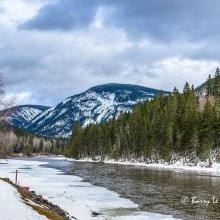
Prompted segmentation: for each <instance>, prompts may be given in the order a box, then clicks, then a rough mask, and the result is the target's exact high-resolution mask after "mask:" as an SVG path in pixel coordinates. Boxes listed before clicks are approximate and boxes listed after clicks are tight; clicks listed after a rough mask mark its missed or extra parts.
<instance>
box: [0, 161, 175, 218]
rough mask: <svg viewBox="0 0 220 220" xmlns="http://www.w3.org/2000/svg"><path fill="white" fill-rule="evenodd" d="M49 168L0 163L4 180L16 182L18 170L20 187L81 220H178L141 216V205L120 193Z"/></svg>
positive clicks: (37, 163)
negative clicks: (96, 213)
mask: <svg viewBox="0 0 220 220" xmlns="http://www.w3.org/2000/svg"><path fill="white" fill-rule="evenodd" d="M45 164H46V163H45V162H38V161H30V160H12V159H8V160H0V177H8V178H10V179H11V180H14V177H15V170H16V169H18V171H19V175H18V181H19V184H20V185H25V186H30V188H31V190H34V191H36V192H37V194H41V195H43V196H44V197H45V198H46V199H48V200H50V201H51V202H53V203H54V204H56V205H58V206H60V207H61V208H62V209H64V210H65V211H67V212H68V213H69V214H70V215H71V216H74V217H75V218H77V219H79V220H90V219H91V220H94V219H96V220H102V219H109V220H143V219H144V220H171V219H174V218H173V217H172V216H167V215H161V214H156V213H150V212H141V211H139V210H138V205H136V204H135V203H133V202H132V201H130V200H128V199H124V198H120V196H119V195H118V194H117V193H115V192H112V191H110V190H108V189H106V188H104V187H99V186H94V185H92V184H90V183H87V182H84V181H83V179H82V178H80V177H77V176H72V175H65V174H64V173H63V172H61V171H58V170H56V169H53V168H48V167H45V166H41V165H45ZM0 187H1V186H0ZM8 193H10V190H8ZM1 195H2V194H1ZM0 201H1V200H0ZM8 202H10V201H8ZM12 204H13V203H12ZM13 206H14V204H13ZM93 212H98V213H102V215H99V216H96V217H93V216H92V214H93ZM1 214H2V213H1V212H0V215H1ZM1 217H2V216H0V219H2V218H1ZM30 219H34V220H35V219H36V218H30ZM37 219H41V218H40V217H39V218H37ZM13 220H14V219H13ZM18 220H20V219H19V218H18Z"/></svg>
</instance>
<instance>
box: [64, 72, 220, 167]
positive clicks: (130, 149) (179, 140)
mask: <svg viewBox="0 0 220 220" xmlns="http://www.w3.org/2000/svg"><path fill="white" fill-rule="evenodd" d="M219 148H220V73H219V69H217V70H216V73H215V76H214V77H213V78H212V77H209V79H208V81H207V86H206V91H205V94H204V95H203V96H198V94H197V93H196V91H195V89H194V87H193V86H190V85H189V84H188V83H186V84H185V86H184V89H183V92H182V93H180V92H179V91H178V90H177V89H174V90H173V93H171V94H170V95H163V94H160V95H159V96H158V97H156V98H154V99H152V100H150V101H146V102H144V103H141V104H139V105H138V106H137V107H136V108H135V110H134V111H133V112H132V113H124V114H122V115H121V116H120V117H119V118H118V119H117V120H115V119H112V120H111V121H109V122H108V123H101V124H91V125H89V126H87V127H85V128H83V127H82V126H75V127H74V129H73V134H72V139H71V143H70V146H69V148H68V151H67V155H68V156H70V157H74V158H77V159H79V158H85V157H90V158H93V159H95V158H97V157H99V158H100V159H101V160H104V159H106V158H112V159H116V160H119V159H124V160H125V159H127V160H141V161H145V162H149V163H151V162H161V161H166V162H169V163H172V162H174V161H176V160H178V159H179V158H183V159H184V160H185V162H190V163H194V164H196V163H197V162H198V161H199V160H203V161H204V160H207V159H209V160H208V161H211V159H212V158H211V155H213V153H214V155H215V159H220V158H218V155H219ZM210 163H211V162H210Z"/></svg>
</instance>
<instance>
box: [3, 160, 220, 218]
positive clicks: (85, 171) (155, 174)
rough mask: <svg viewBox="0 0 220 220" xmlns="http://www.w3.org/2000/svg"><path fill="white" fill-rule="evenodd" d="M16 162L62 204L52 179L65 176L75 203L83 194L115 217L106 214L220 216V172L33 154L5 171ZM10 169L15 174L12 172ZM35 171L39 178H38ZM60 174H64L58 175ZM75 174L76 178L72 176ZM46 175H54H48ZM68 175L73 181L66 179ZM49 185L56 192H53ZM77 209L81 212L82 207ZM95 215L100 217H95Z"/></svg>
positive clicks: (43, 191) (26, 176) (28, 177)
mask: <svg viewBox="0 0 220 220" xmlns="http://www.w3.org/2000/svg"><path fill="white" fill-rule="evenodd" d="M33 160H35V161H36V162H39V164H35V168H34V166H33V165H31V164H32V162H33ZM14 161H15V162H14ZM45 162H46V163H45ZM41 163H42V164H41ZM11 164H13V165H11ZM36 165H37V166H36ZM1 166H2V164H1ZM16 166H17V167H18V169H20V172H21V173H22V172H23V174H22V175H23V179H24V182H25V183H27V182H30V185H31V187H33V188H34V189H35V190H36V191H37V192H39V193H41V194H43V195H44V196H46V197H47V196H48V198H49V199H51V200H52V202H55V203H57V202H58V205H60V204H61V205H62V202H63V203H65V204H66V203H67V201H66V200H63V201H62V202H60V201H61V200H60V201H59V199H58V198H57V194H56V196H55V192H53V191H51V190H52V189H50V188H49V185H47V184H51V186H53V185H54V183H53V181H56V183H60V182H62V184H61V185H57V187H61V188H62V187H63V188H65V187H67V186H68V187H70V186H71V187H72V188H71V190H72V191H70V190H69V192H68V188H66V196H65V199H67V195H68V196H69V197H71V196H75V197H74V198H73V197H72V200H71V201H74V202H75V203H73V205H74V204H75V205H76V206H78V207H79V204H76V203H77V202H78V201H76V200H77V199H78V200H81V201H83V204H84V205H86V206H87V207H88V206H90V207H91V209H93V211H97V212H101V213H102V212H103V213H104V215H103V216H109V218H108V217H106V218H103V219H129V220H130V219H146V220H153V219H172V217H174V218H177V219H187V220H215V219H216V220H218V219H220V201H219V202H218V198H220V176H218V175H216V174H215V175H214V174H212V173H210V172H198V171H197V172H192V171H181V170H165V169H156V168H146V167H141V166H130V165H127V166H126V165H119V164H104V163H89V162H72V161H67V160H64V159H54V158H35V159H33V158H32V159H25V160H20V161H19V162H16V160H13V163H12V162H10V160H8V161H5V163H3V167H4V169H5V170H4V169H3V170H4V172H3V171H2V170H1V169H0V175H1V176H2V175H6V174H7V171H9V170H12V169H15V168H16ZM7 167H10V169H9V168H7ZM39 169H41V171H39ZM36 170H37V171H36ZM55 170H56V172H57V173H56V172H55ZM45 171H46V172H47V174H45ZM61 171H62V172H61ZM2 173H3V174H2ZM36 173H39V174H36ZM8 175H9V177H11V176H12V174H8ZM44 175H49V176H44ZM38 176H39V177H38ZM54 176H56V178H55V177H54ZM34 177H36V178H37V177H38V178H37V179H33V178H34ZM58 177H59V179H57V178H58ZM73 177H74V178H75V179H71V178H73ZM46 178H47V179H48V181H46V180H45V179H46ZM77 178H80V179H77ZM64 180H65V181H64ZM50 181H51V182H50ZM63 181H64V182H67V183H68V184H67V185H66V186H65V185H63V184H64V183H63ZM33 182H34V183H33ZM48 182H49V183H48ZM70 183H72V185H70ZM76 183H77V184H76ZM78 183H80V184H78ZM39 186H40V187H39ZM44 186H45V188H44V189H42V188H41V187H44ZM55 187H56V186H55ZM73 187H74V188H73ZM61 188H60V189H61ZM49 191H51V192H50V193H49ZM115 192H116V193H117V194H116V193H115ZM71 193H72V194H71ZM62 195H64V194H60V199H61V197H62ZM69 197H68V199H69ZM136 204H137V205H138V206H137V205H136ZM69 205H71V204H67V205H66V206H64V208H66V210H68V211H69V209H68V208H69ZM81 205H82V204H81ZM80 207H81V206H80ZM74 212H75V213H76V209H75V210H74ZM74 212H73V214H74ZM154 213H159V214H154ZM151 214H152V215H151ZM78 216H79V219H83V218H84V219H85V220H86V219H87V218H88V217H85V216H84V217H82V216H83V215H82V213H79V214H78ZM93 218H94V219H95V217H93ZM96 218H98V216H97V217H96ZM84 219H83V220H84ZM100 219H101V216H100Z"/></svg>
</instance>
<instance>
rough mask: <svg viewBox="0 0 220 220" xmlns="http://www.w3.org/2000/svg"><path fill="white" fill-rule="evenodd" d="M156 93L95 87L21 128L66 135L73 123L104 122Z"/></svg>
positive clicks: (140, 88)
mask: <svg viewBox="0 0 220 220" xmlns="http://www.w3.org/2000/svg"><path fill="white" fill-rule="evenodd" d="M160 92H161V90H156V89H151V88H147V87H143V86H137V85H129V84H105V85H100V86H95V87H92V88H90V89H89V90H87V91H86V92H83V93H81V94H78V95H74V96H71V97H69V98H67V99H66V100H64V101H63V102H61V103H59V104H58V105H57V106H56V107H52V108H49V109H47V110H45V111H43V112H42V113H40V114H39V115H37V116H36V117H35V118H34V119H33V120H32V121H31V122H30V123H29V125H28V126H26V127H25V129H26V130H28V131H30V132H33V133H36V134H39V135H43V136H47V137H56V138H61V137H62V138H68V137H70V135H71V132H72V128H73V125H74V124H82V125H83V126H86V125H88V124H90V123H100V122H103V121H107V120H109V119H111V118H112V117H117V116H118V115H119V114H120V113H121V112H125V111H131V110H132V109H133V108H134V106H135V105H136V104H137V103H139V102H141V101H144V100H146V99H151V98H153V97H155V96H157V95H158V94H159V93H160ZM164 93H167V92H164Z"/></svg>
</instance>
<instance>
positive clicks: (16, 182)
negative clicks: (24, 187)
mask: <svg viewBox="0 0 220 220" xmlns="http://www.w3.org/2000/svg"><path fill="white" fill-rule="evenodd" d="M15 185H18V170H16V173H15Z"/></svg>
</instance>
